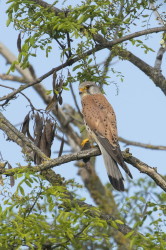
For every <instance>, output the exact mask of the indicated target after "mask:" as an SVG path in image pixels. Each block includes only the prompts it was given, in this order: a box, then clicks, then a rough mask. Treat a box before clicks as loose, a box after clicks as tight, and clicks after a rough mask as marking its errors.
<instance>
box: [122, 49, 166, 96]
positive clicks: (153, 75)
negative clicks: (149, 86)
mask: <svg viewBox="0 0 166 250" xmlns="http://www.w3.org/2000/svg"><path fill="white" fill-rule="evenodd" d="M119 56H121V57H122V58H124V59H125V60H128V61H130V62H131V63H132V64H134V65H135V66H136V67H138V68H139V69H140V70H141V71H143V72H144V73H145V74H146V75H147V76H149V77H150V79H151V80H152V81H153V82H154V83H155V85H156V86H157V87H159V88H160V89H161V90H162V91H163V93H164V94H165V95H166V79H165V77H164V76H163V75H162V73H161V71H160V70H158V69H155V68H153V67H151V66H150V65H149V64H147V63H146V62H144V61H143V60H141V59H140V58H139V57H137V56H135V55H134V54H133V53H131V52H130V51H127V50H121V52H120V54H119Z"/></svg>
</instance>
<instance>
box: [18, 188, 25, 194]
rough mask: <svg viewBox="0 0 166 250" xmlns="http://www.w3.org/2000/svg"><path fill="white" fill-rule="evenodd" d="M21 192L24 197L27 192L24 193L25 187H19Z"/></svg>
mask: <svg viewBox="0 0 166 250" xmlns="http://www.w3.org/2000/svg"><path fill="white" fill-rule="evenodd" d="M19 191H20V193H21V194H22V195H23V196H24V195H25V192H24V189H23V187H21V186H19Z"/></svg>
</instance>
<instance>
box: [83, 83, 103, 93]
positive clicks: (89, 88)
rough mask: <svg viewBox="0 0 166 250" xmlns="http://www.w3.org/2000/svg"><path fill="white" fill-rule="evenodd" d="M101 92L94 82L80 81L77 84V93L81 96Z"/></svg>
mask: <svg viewBox="0 0 166 250" xmlns="http://www.w3.org/2000/svg"><path fill="white" fill-rule="evenodd" d="M99 93H101V91H100V88H99V87H98V86H97V84H96V83H95V82H90V81H87V82H82V83H80V85H79V94H80V95H81V96H83V95H87V94H89V95H93V94H99Z"/></svg>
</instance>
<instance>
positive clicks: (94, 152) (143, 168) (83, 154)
mask: <svg viewBox="0 0 166 250" xmlns="http://www.w3.org/2000/svg"><path fill="white" fill-rule="evenodd" d="M2 129H3V128H2ZM100 154H101V152H100V150H99V148H98V147H96V148H92V149H88V150H84V151H80V152H77V153H73V154H68V155H63V156H61V157H59V158H55V159H50V160H47V161H45V162H43V163H42V164H40V165H38V166H35V167H30V166H24V167H16V168H14V169H7V170H4V169H3V170H2V171H1V172H0V173H1V174H5V175H7V176H10V175H13V174H15V173H24V172H26V171H28V172H40V171H43V170H47V169H51V168H53V167H56V166H59V165H62V164H65V163H67V162H71V161H75V160H76V161H78V160H81V159H83V158H88V157H93V156H98V155H100ZM123 157H124V160H125V161H126V162H128V163H129V164H131V165H132V166H134V167H135V168H137V169H138V170H139V171H140V172H141V173H145V174H147V175H148V176H149V177H151V178H152V179H153V180H154V181H155V182H156V184H157V185H158V186H160V187H161V188H162V189H163V190H164V191H165V192H166V180H165V179H164V177H162V176H161V175H160V174H159V173H157V169H156V168H152V167H150V166H148V165H147V164H146V163H144V162H142V161H140V160H139V159H137V158H136V157H133V156H132V155H131V154H130V153H128V152H126V151H124V152H123Z"/></svg>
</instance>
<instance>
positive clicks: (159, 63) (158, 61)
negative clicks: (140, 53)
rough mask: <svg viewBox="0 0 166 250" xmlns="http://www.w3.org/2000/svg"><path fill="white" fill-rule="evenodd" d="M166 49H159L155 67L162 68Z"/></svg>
mask: <svg viewBox="0 0 166 250" xmlns="http://www.w3.org/2000/svg"><path fill="white" fill-rule="evenodd" d="M165 51H166V47H160V48H159V50H158V53H157V56H156V60H155V64H154V68H155V69H157V70H160V69H161V64H162V59H163V55H164V53H165Z"/></svg>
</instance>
